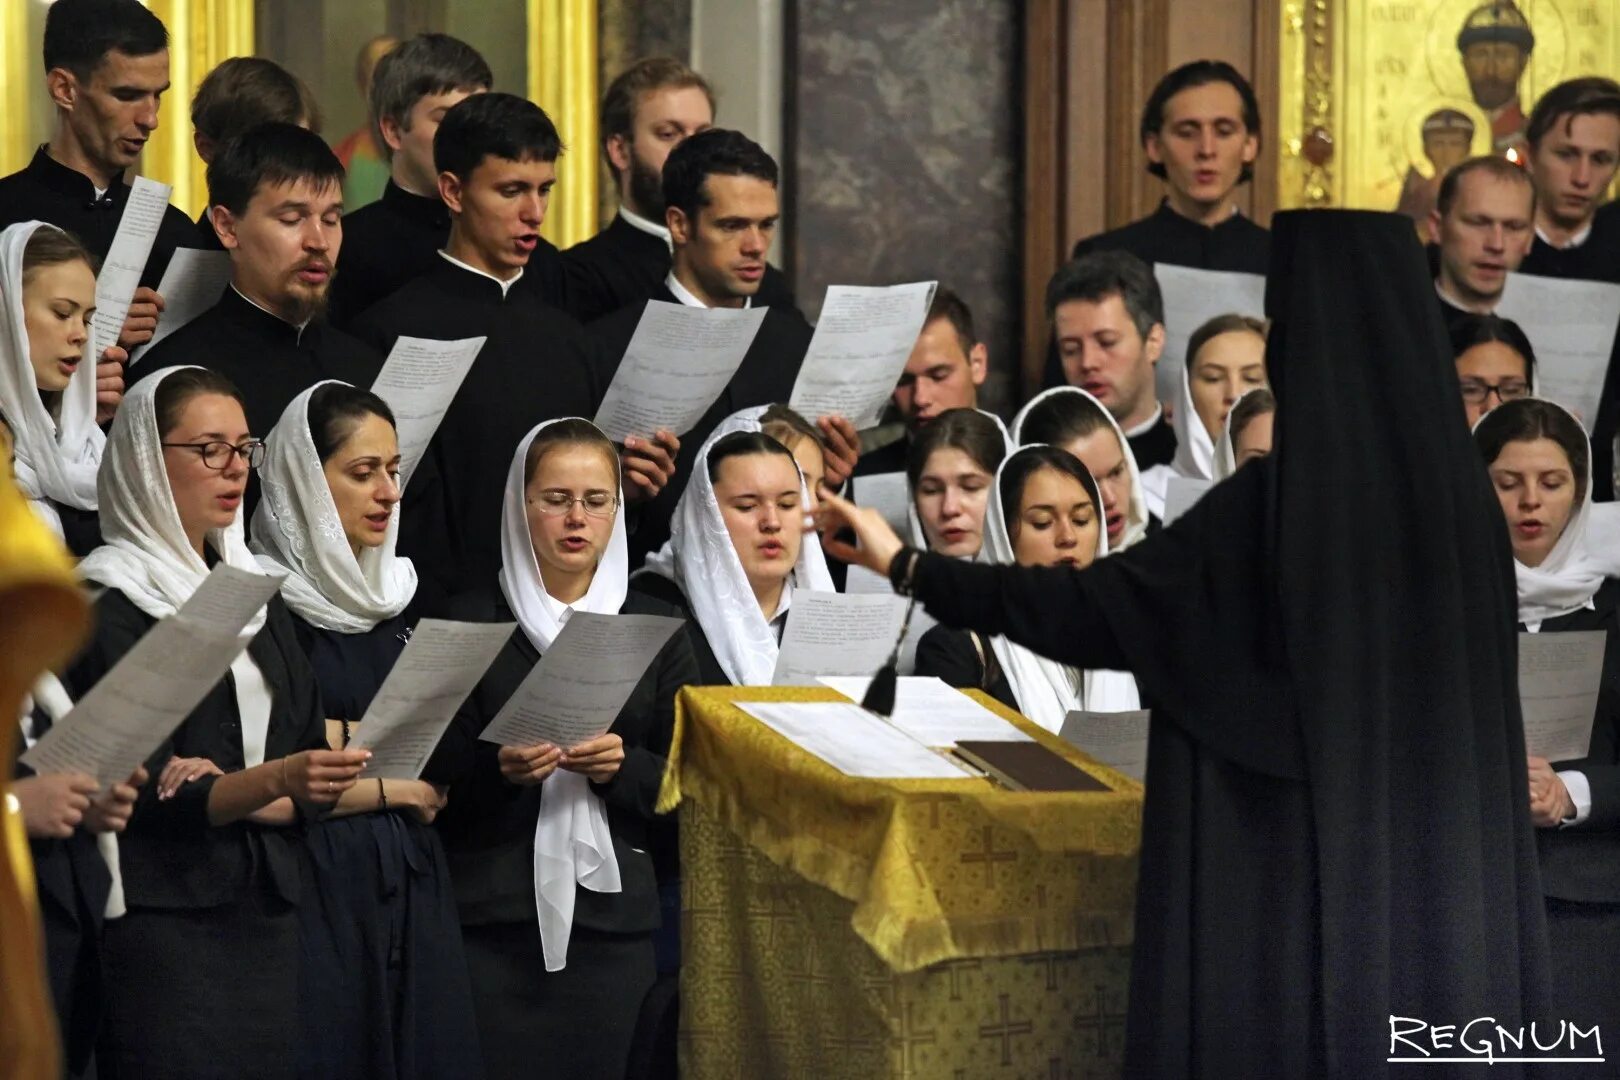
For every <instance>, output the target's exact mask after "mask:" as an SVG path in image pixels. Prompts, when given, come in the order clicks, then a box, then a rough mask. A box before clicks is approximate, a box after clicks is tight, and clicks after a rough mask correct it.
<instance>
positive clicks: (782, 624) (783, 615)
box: [770, 581, 793, 645]
mask: <svg viewBox="0 0 1620 1080" xmlns="http://www.w3.org/2000/svg"><path fill="white" fill-rule="evenodd" d="M792 606H793V582H792V581H784V582H783V583H782V595H781V597H780V598H779V599H778V600H777V601H776V614H775V615H772V616H771V621H770V627H771V633H773V634H775V635H776V642H777V644H778V645H780V644H781V643H782V632H783V631H784V630H786V629H787V615H788V608H790V607H792Z"/></svg>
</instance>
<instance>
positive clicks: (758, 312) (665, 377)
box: [596, 300, 769, 443]
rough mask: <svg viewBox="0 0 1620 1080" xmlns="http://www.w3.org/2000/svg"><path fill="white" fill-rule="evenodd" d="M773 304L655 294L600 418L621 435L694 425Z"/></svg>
mask: <svg viewBox="0 0 1620 1080" xmlns="http://www.w3.org/2000/svg"><path fill="white" fill-rule="evenodd" d="M768 310H769V309H767V308H763V307H746V308H695V307H688V306H687V305H685V304H671V303H669V302H668V301H664V300H649V301H647V306H646V307H645V308H643V309H642V311H641V319H640V320H639V321H638V322H637V323H636V331H635V333H634V334H632V335H630V344H629V345H628V346H627V347H626V348H625V350H624V359H623V360H621V361H619V369H618V370H617V371H615V372H614V373H613V382H612V383H611V384H609V386H608V389H607V394H606V395H605V396H604V397H603V398H602V407H601V408H600V409H598V410H597V411H596V426H597V427H599V428H601V429H602V431H603V432H604V433H606V435H607V437H608V438H610V439H612V440H613V441H614V442H619V443H622V442H623V441H624V440H625V439H626V438H627V437H629V436H631V435H640V436H643V437H651V436H652V434H653V433H654V432H656V431H658V430H659V429H660V428H662V429H664V430H666V431H672V432H674V433H675V434H676V435H678V436H679V435H685V434H686V433H687V432H689V431H691V430H692V428H693V427H694V426H696V424H697V422H698V421H699V420H701V419H702V418H703V414H704V413H706V412H708V411H709V406H711V405H713V404H714V403H715V402H716V401H718V400H719V399H720V395H721V394H722V393H723V392H724V391H725V389H726V384H727V383H729V382H731V379H732V376H734V375H736V374H737V369H738V368H740V367H742V362H743V358H744V357H745V356H747V355H748V350H749V349H750V348H752V347H753V344H754V338H755V337H756V336H757V335H758V334H759V328H760V327H761V326H762V325H764V322H765V314H766V312H767V311H768Z"/></svg>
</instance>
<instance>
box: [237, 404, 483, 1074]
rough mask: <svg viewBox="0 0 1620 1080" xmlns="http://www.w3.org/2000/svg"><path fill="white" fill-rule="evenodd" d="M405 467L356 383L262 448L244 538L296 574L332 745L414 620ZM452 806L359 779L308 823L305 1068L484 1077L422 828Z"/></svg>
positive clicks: (292, 415)
mask: <svg viewBox="0 0 1620 1080" xmlns="http://www.w3.org/2000/svg"><path fill="white" fill-rule="evenodd" d="M399 468H400V454H399V438H398V434H397V433H396V431H395V426H394V416H393V413H392V412H391V411H390V410H389V408H388V405H387V403H386V402H384V401H383V400H382V399H381V398H379V397H377V395H375V394H373V393H371V392H370V391H367V390H360V389H356V388H355V387H353V386H350V385H348V384H347V383H341V382H323V383H317V384H316V385H315V386H312V387H311V388H309V389H308V390H305V391H304V392H303V393H301V394H299V395H298V396H297V397H296V398H294V399H293V401H292V403H291V404H289V405H288V406H287V409H286V411H285V412H283V413H282V415H281V419H280V421H279V422H278V423H277V424H276V426H275V429H274V430H273V431H271V433H270V435H269V437H268V439H267V440H266V455H265V463H264V467H263V468H262V469H261V470H260V473H259V481H260V487H261V489H262V497H261V498H260V500H259V506H258V509H257V510H256V511H255V512H254V516H253V542H252V546H253V550H254V551H255V552H257V553H258V556H259V562H260V564H261V565H262V566H263V567H264V569H265V570H267V571H269V572H272V573H277V574H285V575H286V576H285V578H283V580H282V583H281V598H282V599H283V600H284V601H285V602H286V604H287V606H288V608H290V609H291V612H292V624H293V629H294V631H295V632H296V634H297V637H298V641H299V643H300V644H301V645H302V646H303V648H304V652H305V653H306V655H308V657H309V661H310V664H311V666H313V668H314V669H315V681H316V683H317V685H318V686H319V688H320V694H321V703H322V706H323V713H324V715H325V717H326V735H327V741H328V743H329V744H330V745H331V747H332V748H333V749H335V750H340V749H343V748H345V747H347V746H348V745H349V743H350V740H351V739H352V738H353V736H354V735H355V734H356V733H357V732H358V730H359V725H360V723H361V721H362V720H363V718H364V717H365V715H366V711H367V710H368V709H369V708H370V707H371V702H372V699H373V698H374V697H375V696H376V694H377V691H378V690H380V689H381V688H382V684H383V680H384V679H386V678H387V676H388V673H389V671H390V670H391V669H392V668H393V666H394V663H395V661H397V660H398V659H399V657H400V654H401V653H402V652H404V650H405V645H406V642H407V641H408V640H409V638H410V631H411V627H412V626H413V625H414V623H415V619H416V615H415V611H414V608H415V603H414V601H415V596H416V570H415V568H414V567H413V566H412V565H411V562H410V560H409V559H401V558H399V557H397V556H396V555H395V554H394V545H395V541H396V539H397V536H398V532H399V514H398V512H397V511H398V507H399V500H400V476H399ZM445 798H446V789H445V788H444V787H443V786H442V785H435V784H433V783H430V782H428V781H427V780H383V779H379V778H366V779H364V780H362V781H361V782H360V783H359V784H356V785H355V786H354V787H353V788H351V789H350V790H348V791H346V792H344V794H343V797H342V798H341V799H339V800H338V803H337V805H336V807H335V808H334V809H333V811H332V813H331V815H330V816H329V817H327V818H325V819H324V820H322V821H320V822H319V823H317V824H315V825H313V826H312V827H311V828H310V829H309V830H308V836H307V844H308V847H309V853H310V859H311V862H312V864H313V867H314V878H313V885H314V888H313V889H311V890H310V895H308V896H306V897H305V898H304V901H303V902H302V903H300V904H299V920H300V923H301V934H300V937H301V939H302V943H303V948H302V951H303V960H302V966H301V970H300V977H299V992H298V1001H299V1008H300V1010H301V1015H302V1017H303V1023H302V1032H303V1033H302V1037H301V1038H300V1039H299V1043H298V1052H299V1072H300V1075H302V1076H306V1077H321V1078H323V1080H341V1078H353V1080H404V1078H409V1077H422V1078H424V1080H426V1078H429V1077H431V1078H433V1080H439V1078H452V1077H469V1078H471V1077H477V1076H481V1075H482V1070H481V1068H480V1066H479V1062H478V1055H477V1054H476V1052H471V1051H470V1049H469V1048H471V1047H474V1046H475V1045H476V1040H477V1029H476V1027H475V1026H474V1023H473V1011H472V989H471V987H470V986H469V985H468V982H467V964H466V960H465V959H464V957H463V956H462V951H461V930H460V924H459V922H458V921H457V919H456V906H455V898H454V895H453V893H452V891H451V886H450V873H449V868H448V866H447V865H446V861H445V854H444V847H443V845H442V844H441V843H440V842H439V837H438V834H437V833H436V832H434V830H433V829H432V828H431V827H430V825H431V824H432V821H433V819H434V817H435V815H437V813H438V812H439V810H440V809H441V808H442V807H443V806H444V801H445ZM356 1032H365V1033H366V1037H365V1038H356V1037H355V1033H356Z"/></svg>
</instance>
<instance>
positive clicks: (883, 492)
mask: <svg viewBox="0 0 1620 1080" xmlns="http://www.w3.org/2000/svg"><path fill="white" fill-rule="evenodd" d="M849 490H850V496H851V498H853V500H854V502H855V505H856V506H865V507H867V508H869V509H872V510H876V511H877V512H878V513H880V514H882V515H883V520H884V521H887V522H888V523H889V528H891V529H893V530H894V531H895V534H896V535H898V536H910V535H911V485H910V484H909V483H908V482H907V481H906V474H905V473H903V472H891V473H867V474H866V475H864V476H857V477H854V478H852V479H851V480H850V482H849Z"/></svg>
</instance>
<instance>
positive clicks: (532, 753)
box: [497, 743, 562, 784]
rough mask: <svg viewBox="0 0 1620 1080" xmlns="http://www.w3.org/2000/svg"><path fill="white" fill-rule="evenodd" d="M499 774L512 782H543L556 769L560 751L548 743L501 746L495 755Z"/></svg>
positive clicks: (560, 758) (560, 759) (559, 759)
mask: <svg viewBox="0 0 1620 1080" xmlns="http://www.w3.org/2000/svg"><path fill="white" fill-rule="evenodd" d="M497 757H498V759H499V761H500V763H501V775H502V776H504V777H506V779H507V781H508V782H509V783H513V784H543V783H545V780H546V777H548V776H550V775H551V774H552V773H554V772H556V771H557V766H558V764H560V763H561V761H562V751H561V750H559V749H557V748H556V747H555V746H552V745H551V744H550V743H535V744H534V745H533V746H503V747H501V752H500V753H499V754H498V755H497Z"/></svg>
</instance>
